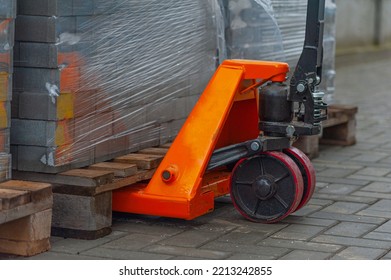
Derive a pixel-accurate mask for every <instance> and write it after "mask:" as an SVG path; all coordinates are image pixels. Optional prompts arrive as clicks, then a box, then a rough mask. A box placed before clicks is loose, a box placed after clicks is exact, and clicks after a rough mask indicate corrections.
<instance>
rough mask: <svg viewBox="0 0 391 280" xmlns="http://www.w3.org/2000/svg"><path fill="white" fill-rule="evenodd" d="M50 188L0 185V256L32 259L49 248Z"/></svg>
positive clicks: (13, 183) (16, 183)
mask: <svg viewBox="0 0 391 280" xmlns="http://www.w3.org/2000/svg"><path fill="white" fill-rule="evenodd" d="M52 205H53V195H52V187H51V185H50V184H46V183H35V182H26V181H15V180H13V181H7V182H4V183H0V253H5V254H13V255H21V256H32V255H36V254H39V253H42V252H44V251H47V250H49V249H50V226H51V218H52Z"/></svg>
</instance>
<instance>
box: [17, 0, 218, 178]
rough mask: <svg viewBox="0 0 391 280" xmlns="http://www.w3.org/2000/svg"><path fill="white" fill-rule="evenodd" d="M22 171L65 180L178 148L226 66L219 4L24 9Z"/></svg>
mask: <svg viewBox="0 0 391 280" xmlns="http://www.w3.org/2000/svg"><path fill="white" fill-rule="evenodd" d="M18 2H19V3H18V17H17V26H16V50H15V57H14V59H15V78H14V89H13V97H14V100H15V105H14V106H13V118H12V132H11V144H12V154H13V158H14V161H13V163H14V164H13V168H14V169H17V170H21V171H36V172H47V173H57V172H61V171H63V170H67V169H69V168H76V167H81V166H85V165H89V164H92V163H94V162H99V161H103V160H108V159H111V158H113V157H115V156H118V155H121V154H124V153H128V152H132V151H137V150H140V149H142V148H143V147H149V146H153V145H159V144H162V143H166V142H167V141H169V140H172V139H173V138H174V137H175V135H176V134H177V132H178V131H179V129H180V128H181V126H182V124H183V122H184V120H185V119H186V117H187V116H188V114H189V112H190V111H191V109H192V107H193V106H194V104H195V103H196V101H197V99H198V97H199V95H200V94H201V93H202V91H203V89H204V88H205V86H206V84H207V83H208V81H209V79H210V77H211V76H212V75H213V73H214V71H215V69H216V65H217V64H218V63H219V58H218V56H219V55H221V53H222V52H220V51H219V47H218V42H220V43H219V44H221V43H223V40H224V38H223V37H221V36H220V38H218V34H223V33H222V32H217V30H218V27H217V21H218V23H220V24H221V23H222V19H219V20H217V16H218V14H219V12H220V11H219V9H217V6H216V5H217V2H216V1H215V0H208V1H205V0H203V1H194V0H182V1H177V0H165V1H160V0H144V1H139V0H34V1H32V0H19V1H18Z"/></svg>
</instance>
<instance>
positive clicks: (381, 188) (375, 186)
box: [360, 182, 391, 194]
mask: <svg viewBox="0 0 391 280" xmlns="http://www.w3.org/2000/svg"><path fill="white" fill-rule="evenodd" d="M360 190H361V191H364V192H375V193H380V194H383V193H389V194H391V183H382V182H373V183H371V184H369V185H368V186H365V187H363V188H361V189H360Z"/></svg>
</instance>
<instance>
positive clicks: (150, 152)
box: [139, 147, 168, 156]
mask: <svg viewBox="0 0 391 280" xmlns="http://www.w3.org/2000/svg"><path fill="white" fill-rule="evenodd" d="M167 151H168V148H163V147H159V148H147V149H143V150H141V151H139V153H140V154H144V155H159V156H165V155H166V154H167Z"/></svg>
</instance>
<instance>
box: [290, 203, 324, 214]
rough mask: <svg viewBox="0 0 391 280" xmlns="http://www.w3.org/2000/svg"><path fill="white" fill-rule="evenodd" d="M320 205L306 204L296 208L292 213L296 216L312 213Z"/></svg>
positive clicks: (319, 207)
mask: <svg viewBox="0 0 391 280" xmlns="http://www.w3.org/2000/svg"><path fill="white" fill-rule="evenodd" d="M322 208H323V207H322V206H319V205H312V204H307V205H306V206H304V207H303V208H301V209H299V210H296V211H295V212H294V213H293V214H294V215H296V216H308V215H310V214H312V213H315V212H317V211H319V210H320V209H322Z"/></svg>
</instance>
